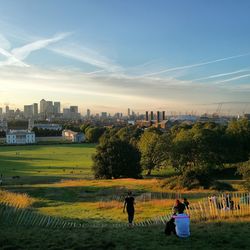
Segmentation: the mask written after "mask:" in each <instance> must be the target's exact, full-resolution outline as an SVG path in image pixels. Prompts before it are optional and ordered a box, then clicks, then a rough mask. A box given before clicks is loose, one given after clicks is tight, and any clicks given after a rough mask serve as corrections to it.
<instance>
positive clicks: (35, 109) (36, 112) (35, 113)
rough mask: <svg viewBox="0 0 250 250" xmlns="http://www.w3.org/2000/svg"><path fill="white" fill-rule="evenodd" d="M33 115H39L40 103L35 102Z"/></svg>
mask: <svg viewBox="0 0 250 250" xmlns="http://www.w3.org/2000/svg"><path fill="white" fill-rule="evenodd" d="M33 115H34V117H37V116H38V103H33Z"/></svg>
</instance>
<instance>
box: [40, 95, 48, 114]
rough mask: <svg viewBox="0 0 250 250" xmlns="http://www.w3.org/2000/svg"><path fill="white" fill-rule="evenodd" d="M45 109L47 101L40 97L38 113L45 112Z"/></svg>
mask: <svg viewBox="0 0 250 250" xmlns="http://www.w3.org/2000/svg"><path fill="white" fill-rule="evenodd" d="M46 110H47V102H46V101H45V100H44V99H42V100H41V101H40V113H41V114H45V113H46Z"/></svg>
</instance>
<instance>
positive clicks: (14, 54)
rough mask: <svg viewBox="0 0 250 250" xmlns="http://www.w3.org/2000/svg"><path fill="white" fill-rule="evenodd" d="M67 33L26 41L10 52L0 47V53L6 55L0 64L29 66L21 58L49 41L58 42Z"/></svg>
mask: <svg viewBox="0 0 250 250" xmlns="http://www.w3.org/2000/svg"><path fill="white" fill-rule="evenodd" d="M69 34H70V33H60V34H57V35H55V36H54V37H52V38H48V39H41V40H38V41H35V42H31V43H28V44H26V45H24V46H22V47H19V48H15V49H12V50H11V51H10V52H8V51H7V50H5V49H3V48H0V54H2V55H3V56H5V57H6V60H5V61H3V62H0V66H5V65H16V66H21V67H29V65H28V64H26V63H24V62H23V60H24V59H25V58H26V57H28V56H29V54H30V53H32V52H33V51H36V50H39V49H42V48H45V47H47V46H48V45H49V44H51V43H55V42H58V41H60V40H62V39H64V38H65V37H67V36H68V35H69Z"/></svg>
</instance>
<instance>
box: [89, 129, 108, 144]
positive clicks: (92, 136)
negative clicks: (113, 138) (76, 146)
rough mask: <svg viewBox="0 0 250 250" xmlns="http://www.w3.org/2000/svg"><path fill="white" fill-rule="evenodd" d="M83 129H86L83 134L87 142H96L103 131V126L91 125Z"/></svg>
mask: <svg viewBox="0 0 250 250" xmlns="http://www.w3.org/2000/svg"><path fill="white" fill-rule="evenodd" d="M85 131H86V133H85V136H86V139H87V140H88V142H93V143H97V142H98V141H99V138H100V137H101V136H102V134H103V133H104V131H105V128H99V127H93V128H88V129H86V130H85Z"/></svg>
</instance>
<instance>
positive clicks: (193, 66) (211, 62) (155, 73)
mask: <svg viewBox="0 0 250 250" xmlns="http://www.w3.org/2000/svg"><path fill="white" fill-rule="evenodd" d="M249 55H250V53H246V54H240V55H236V56H229V57H224V58H220V59H216V60H212V61H207V62H202V63H195V64H189V65H184V66H180V67H174V68H168V69H164V70H160V71H156V72H152V73H148V74H144V75H142V76H139V77H145V76H154V75H159V74H163V73H166V72H171V71H176V70H182V69H189V68H195V67H200V66H204V65H208V64H213V63H217V62H222V61H227V60H231V59H235V58H239V57H243V56H249Z"/></svg>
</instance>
